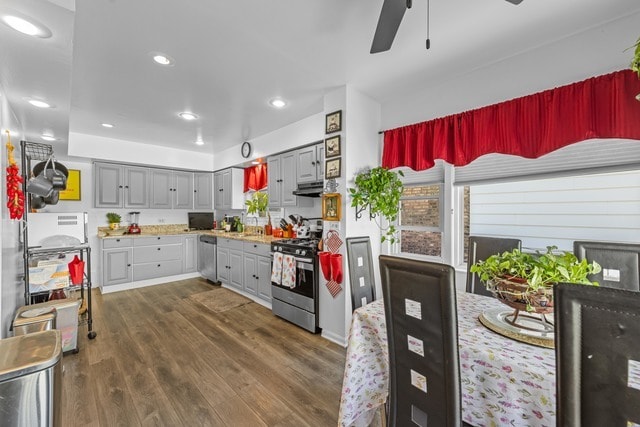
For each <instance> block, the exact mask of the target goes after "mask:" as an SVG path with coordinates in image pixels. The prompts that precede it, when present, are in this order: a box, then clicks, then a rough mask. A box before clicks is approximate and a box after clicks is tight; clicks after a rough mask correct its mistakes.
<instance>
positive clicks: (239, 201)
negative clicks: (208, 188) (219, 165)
mask: <svg viewBox="0 0 640 427" xmlns="http://www.w3.org/2000/svg"><path fill="white" fill-rule="evenodd" d="M243 181H244V171H243V170H242V169H238V168H229V169H223V170H221V171H218V172H216V173H214V174H213V182H214V184H213V194H214V201H213V205H214V207H215V209H218V210H224V209H244V195H243V193H242V190H243Z"/></svg>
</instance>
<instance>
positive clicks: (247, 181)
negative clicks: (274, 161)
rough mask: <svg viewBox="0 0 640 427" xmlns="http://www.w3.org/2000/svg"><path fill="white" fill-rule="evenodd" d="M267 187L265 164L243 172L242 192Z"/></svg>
mask: <svg viewBox="0 0 640 427" xmlns="http://www.w3.org/2000/svg"><path fill="white" fill-rule="evenodd" d="M266 186H267V164H266V163H261V164H259V165H256V166H251V167H250V168H245V170H244V192H245V193H246V192H247V191H249V190H255V191H258V190H262V189H263V188H265V187H266Z"/></svg>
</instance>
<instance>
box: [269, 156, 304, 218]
mask: <svg viewBox="0 0 640 427" xmlns="http://www.w3.org/2000/svg"><path fill="white" fill-rule="evenodd" d="M267 170H268V171H269V174H268V181H269V207H271V208H280V207H287V206H313V200H312V199H310V198H308V197H296V196H295V195H294V194H293V191H294V190H295V189H296V188H297V186H298V183H297V151H288V152H286V153H282V154H279V155H277V156H271V157H269V158H267Z"/></svg>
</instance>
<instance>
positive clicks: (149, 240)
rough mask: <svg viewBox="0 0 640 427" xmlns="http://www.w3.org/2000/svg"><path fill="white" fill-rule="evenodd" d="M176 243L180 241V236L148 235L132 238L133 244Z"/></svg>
mask: <svg viewBox="0 0 640 427" xmlns="http://www.w3.org/2000/svg"><path fill="white" fill-rule="evenodd" d="M176 243H182V236H150V237H138V238H136V239H134V240H133V246H149V245H173V244H176Z"/></svg>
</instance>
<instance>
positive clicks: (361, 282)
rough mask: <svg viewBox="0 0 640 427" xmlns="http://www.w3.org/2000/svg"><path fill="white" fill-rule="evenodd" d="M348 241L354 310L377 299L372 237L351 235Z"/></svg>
mask: <svg viewBox="0 0 640 427" xmlns="http://www.w3.org/2000/svg"><path fill="white" fill-rule="evenodd" d="M346 241H347V259H348V262H349V282H350V284H351V311H354V310H355V309H356V308H360V307H362V306H363V305H367V304H369V303H370V302H372V301H375V299H376V284H375V276H374V272H373V257H372V256H371V239H370V238H369V236H365V237H349V238H348V239H347V240H346Z"/></svg>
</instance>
